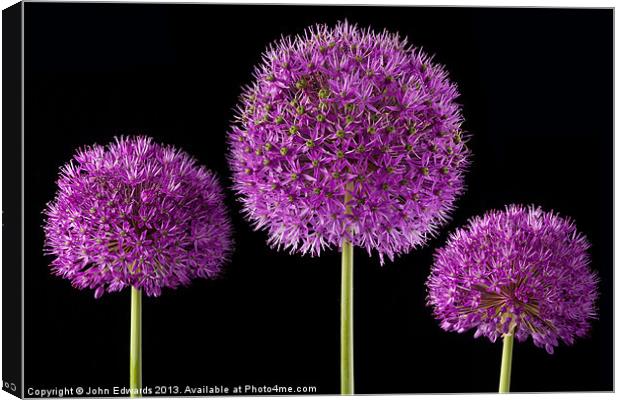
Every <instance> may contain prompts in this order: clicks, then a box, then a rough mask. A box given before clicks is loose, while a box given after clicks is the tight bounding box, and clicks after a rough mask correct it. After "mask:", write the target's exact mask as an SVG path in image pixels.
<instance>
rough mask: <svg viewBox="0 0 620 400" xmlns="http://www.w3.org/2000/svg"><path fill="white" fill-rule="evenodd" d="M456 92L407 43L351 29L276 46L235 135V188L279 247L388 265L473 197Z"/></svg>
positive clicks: (244, 102) (247, 96)
mask: <svg viewBox="0 0 620 400" xmlns="http://www.w3.org/2000/svg"><path fill="white" fill-rule="evenodd" d="M457 96H458V92H457V89H456V87H455V85H453V84H452V83H451V82H450V81H449V80H448V74H447V73H446V71H445V70H444V68H443V67H442V66H440V65H438V64H434V63H432V62H431V58H429V57H428V56H427V55H425V54H424V53H422V52H421V51H420V50H417V49H415V48H413V47H410V46H409V45H407V43H406V40H403V39H401V38H400V37H399V36H398V35H397V34H392V33H389V32H387V31H384V32H382V33H375V32H373V31H371V30H370V29H365V30H363V29H359V28H358V27H356V26H355V25H350V24H348V23H346V22H344V23H339V24H337V25H336V27H335V28H333V29H330V28H328V27H327V26H325V25H317V26H315V27H314V28H310V29H308V30H307V31H306V32H305V33H304V34H303V35H302V36H298V37H295V38H290V37H285V38H283V39H281V40H279V41H278V42H276V43H275V44H272V45H271V46H270V47H269V49H268V50H267V51H266V52H265V54H264V55H263V60H262V63H261V64H260V65H259V66H258V67H257V68H256V70H255V72H254V83H253V84H252V85H251V86H249V87H247V88H245V89H244V91H243V93H242V95H241V100H240V104H239V106H238V110H237V115H236V120H235V123H234V124H233V127H232V130H231V133H230V147H231V153H230V157H229V158H230V164H231V168H232V171H233V178H234V182H235V185H234V189H235V190H236V192H237V193H238V194H239V195H240V198H241V202H242V203H243V210H244V213H245V214H246V216H247V217H248V219H249V220H250V221H251V222H252V223H253V224H254V227H255V228H256V229H266V230H267V231H268V233H269V243H270V244H271V245H272V246H275V247H277V248H280V247H283V248H288V249H290V250H291V251H299V252H301V253H310V254H312V255H318V254H320V251H321V250H322V249H323V248H326V247H332V246H341V245H342V243H343V241H345V240H346V241H348V242H350V243H352V244H353V245H354V246H360V247H364V248H366V249H367V251H368V252H369V253H370V252H371V250H372V249H375V250H377V252H378V253H379V256H380V259H381V262H383V257H384V255H387V256H388V257H389V258H390V259H393V257H394V255H396V254H398V253H402V252H407V251H409V250H411V249H412V248H415V247H416V246H419V245H421V244H423V243H424V242H425V240H426V239H427V237H428V236H429V235H432V234H433V233H435V231H436V230H437V228H438V226H440V225H441V224H442V223H443V222H444V221H445V220H446V218H447V216H448V212H449V211H450V210H451V209H452V208H453V205H454V201H455V199H456V197H457V196H458V195H459V194H460V193H461V192H462V190H463V177H462V174H463V171H464V169H465V167H466V165H467V156H468V150H467V147H466V146H465V144H464V135H463V133H462V131H461V128H460V126H461V114H460V106H459V105H458V104H457V103H455V102H454V100H455V99H456V97H457Z"/></svg>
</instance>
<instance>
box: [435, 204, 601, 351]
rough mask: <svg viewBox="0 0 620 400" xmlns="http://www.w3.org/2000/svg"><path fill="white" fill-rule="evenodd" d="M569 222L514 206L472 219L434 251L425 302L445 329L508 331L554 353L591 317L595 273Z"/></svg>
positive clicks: (489, 334)
mask: <svg viewBox="0 0 620 400" xmlns="http://www.w3.org/2000/svg"><path fill="white" fill-rule="evenodd" d="M589 247H590V245H589V244H588V241H587V240H586V238H585V237H584V236H583V235H582V234H581V233H579V232H577V229H576V228H575V225H574V223H573V222H572V221H571V220H570V219H567V218H562V217H560V216H559V215H556V214H553V213H552V212H544V211H542V210H541V209H540V208H534V207H529V208H525V207H522V206H518V205H511V206H508V207H506V210H505V211H490V212H488V213H486V214H485V215H484V216H482V217H475V218H473V219H471V220H470V221H469V223H468V225H467V226H466V227H465V228H460V229H457V230H456V232H454V233H452V234H451V235H450V238H449V239H448V242H447V244H446V245H445V246H444V247H443V248H441V249H439V250H437V251H436V253H435V263H434V266H433V268H432V271H431V274H430V277H429V278H428V281H427V286H428V304H429V305H430V306H432V307H433V308H434V314H435V316H436V318H437V319H439V320H440V321H441V327H442V328H443V329H445V330H447V331H456V332H464V331H466V330H468V329H472V328H476V333H475V335H474V337H479V336H486V337H488V338H489V339H490V340H491V341H493V342H494V341H495V340H496V339H497V338H498V337H500V336H502V335H503V334H506V333H513V334H514V335H515V337H516V338H517V339H518V340H519V341H524V340H526V339H527V338H528V337H529V336H531V337H532V339H533V341H534V344H535V345H537V346H539V347H544V348H545V349H546V350H547V352H549V353H553V348H554V346H557V345H558V339H562V340H563V341H564V342H565V343H566V344H573V342H574V340H575V337H580V336H584V335H586V333H587V332H588V330H589V328H590V320H591V319H593V318H595V317H596V309H595V301H596V299H597V297H598V289H597V286H598V277H597V275H596V274H595V273H594V272H593V271H592V270H591V269H590V267H589V263H590V258H589V255H588V252H587V250H588V248H589Z"/></svg>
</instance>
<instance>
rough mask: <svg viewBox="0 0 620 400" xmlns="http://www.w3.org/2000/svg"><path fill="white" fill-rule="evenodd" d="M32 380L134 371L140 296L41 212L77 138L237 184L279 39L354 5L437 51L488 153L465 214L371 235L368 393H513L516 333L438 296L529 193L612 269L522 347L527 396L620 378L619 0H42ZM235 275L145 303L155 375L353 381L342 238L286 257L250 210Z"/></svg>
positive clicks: (237, 221)
mask: <svg viewBox="0 0 620 400" xmlns="http://www.w3.org/2000/svg"><path fill="white" fill-rule="evenodd" d="M25 12H26V14H25V15H26V17H25V18H26V19H25V32H26V54H25V57H26V58H25V60H26V76H25V88H26V100H25V102H26V109H25V118H26V120H25V129H26V131H25V132H26V136H25V142H26V153H25V163H26V192H25V196H26V203H25V206H26V210H25V224H26V256H25V257H26V264H25V265H26V271H25V274H26V275H25V276H26V286H25V296H26V321H25V356H26V360H25V361H26V366H25V373H26V375H25V381H26V385H27V387H28V386H31V387H51V386H55V385H57V384H66V385H74V386H75V385H81V386H87V385H100V386H111V385H120V386H124V385H126V384H127V381H128V349H129V305H130V304H129V292H127V291H125V292H122V293H120V294H113V295H108V294H106V295H105V296H104V297H103V298H102V299H100V300H95V299H94V298H93V295H92V292H80V291H77V290H75V289H72V288H71V286H70V284H69V282H67V281H64V280H62V279H60V278H57V277H52V276H51V275H50V274H49V272H48V268H47V265H48V263H49V261H50V259H49V258H48V257H46V256H44V255H43V253H42V243H43V232H42V229H41V224H42V215H41V210H42V209H43V208H44V206H45V203H46V202H47V201H49V200H51V199H52V197H53V195H54V191H55V187H54V181H55V179H56V176H57V171H58V168H59V167H60V166H61V165H62V164H63V163H64V162H66V161H67V160H69V158H70V157H71V155H72V154H73V151H74V149H75V148H76V147H78V146H81V145H83V144H89V143H92V142H98V143H106V142H108V141H110V140H111V139H112V138H113V137H114V136H115V135H120V134H127V133H146V134H149V135H152V136H154V137H155V138H156V139H157V140H159V141H163V142H167V143H173V144H175V145H177V146H180V147H182V148H184V149H185V150H187V151H188V152H190V153H191V154H193V155H194V156H196V157H197V158H198V159H199V160H200V161H201V162H203V163H205V164H206V165H207V166H208V167H210V168H212V169H213V170H215V171H216V172H217V173H218V174H219V175H220V177H222V179H223V181H224V182H225V184H226V186H227V188H229V187H230V180H229V178H228V177H229V170H228V167H227V164H226V162H225V153H226V151H225V150H226V145H225V135H226V132H227V128H228V126H229V122H230V120H231V118H232V116H233V111H232V109H233V107H234V105H235V103H236V100H237V96H238V94H239V91H240V86H241V85H243V84H245V83H248V82H249V80H250V75H251V72H252V68H253V65H254V64H256V63H257V62H258V61H259V59H260V54H261V52H262V50H263V49H264V48H265V46H266V45H267V44H268V43H269V42H271V41H273V40H274V39H277V38H279V37H280V35H281V34H298V33H301V32H302V31H303V29H304V27H306V26H308V25H310V24H313V23H316V22H326V23H330V24H332V23H334V22H336V21H338V20H341V19H344V18H347V19H348V20H349V21H351V22H357V23H359V24H361V25H364V26H366V25H372V26H373V27H374V28H375V29H383V28H388V29H389V30H391V31H398V32H400V33H401V34H403V35H406V36H408V37H409V39H410V42H413V43H414V44H416V45H418V46H422V47H424V49H425V50H426V51H428V52H430V53H434V54H435V55H436V60H437V61H438V62H440V63H443V64H445V65H446V66H447V69H448V70H449V72H450V74H451V78H452V79H453V80H454V81H456V82H457V83H458V85H459V87H460V91H461V93H462V96H461V98H460V101H461V102H462V104H463V106H464V116H465V119H466V122H465V128H466V129H467V130H468V131H469V132H471V134H472V139H471V143H470V144H471V148H472V150H473V152H474V157H473V165H472V167H471V171H470V173H469V174H468V176H467V184H468V187H469V189H468V191H467V192H466V194H465V195H464V196H463V197H462V198H461V199H460V201H459V202H458V204H457V205H458V208H457V210H456V212H455V213H454V215H453V220H452V221H451V222H450V223H449V224H448V226H447V227H446V228H445V229H443V230H442V231H441V233H440V234H439V236H438V237H437V238H436V239H434V240H432V241H430V243H429V244H428V246H426V247H425V248H424V249H420V250H418V251H414V252H412V253H411V254H408V255H405V256H402V257H399V258H398V260H397V261H395V262H393V263H388V264H387V265H386V266H384V267H380V266H379V263H378V259H377V257H372V258H369V257H368V256H367V255H366V254H365V252H363V251H360V250H356V253H355V257H356V264H355V270H356V276H355V296H356V298H355V301H356V303H355V334H356V336H355V347H356V353H355V357H356V358H355V362H356V386H357V387H356V389H357V392H359V393H390V392H393V393H399V392H470V391H476V392H481V391H495V390H496V389H497V382H498V375H499V363H500V356H501V345H500V344H499V343H496V344H492V343H490V342H489V341H488V340H486V339H473V337H472V335H473V333H472V332H468V333H465V334H456V333H446V332H444V331H442V330H441V329H440V328H439V326H438V323H437V322H436V321H435V320H434V319H433V318H432V316H431V312H430V309H429V308H427V307H426V306H425V287H424V281H425V279H426V277H427V275H428V272H429V268H430V265H431V261H432V252H433V249H434V248H436V247H437V246H439V245H441V244H443V243H444V241H445V239H446V236H447V233H448V232H449V231H451V230H453V229H454V228H455V227H457V226H459V225H461V224H463V223H464V222H465V221H466V220H467V218H468V217H470V216H473V215H476V214H480V213H482V212H484V211H485V210H487V209H489V208H494V207H495V208H496V207H503V205H504V204H507V203H511V202H518V203H527V204H529V203H534V204H538V205H541V206H543V207H544V208H546V209H554V210H556V211H558V212H560V213H562V214H565V215H570V216H572V217H574V218H575V220H576V222H577V225H578V228H579V229H580V230H581V231H583V232H584V233H585V234H586V235H587V236H588V238H589V239H590V240H591V242H592V250H591V254H592V267H593V268H594V269H595V270H597V271H598V272H599V274H600V277H601V297H600V303H599V308H600V317H599V319H598V320H596V321H594V323H593V326H592V330H591V335H590V337H587V338H583V339H580V340H578V341H577V343H576V344H575V345H574V346H571V347H568V346H565V345H561V346H560V347H559V348H557V350H556V352H555V354H554V355H548V354H547V353H546V352H545V351H544V350H542V349H539V348H536V347H534V346H533V344H532V343H531V341H528V342H527V343H525V344H518V345H516V347H515V353H514V360H513V361H514V364H513V385H512V388H513V390H514V391H548V390H549V391H563V390H612V361H613V360H612V357H613V356H612V354H613V342H612V340H613V339H612V233H613V232H612V229H613V228H612V221H613V218H612V217H613V210H612V207H613V206H612V163H613V161H612V151H613V150H612V141H613V127H612V100H613V92H612V79H613V75H612V74H613V72H612V30H613V15H612V11H611V10H570V9H501V8H499V9H485V8H417V7H409V8H397V7H290V6H223V5H222V6H215V5H161V4H160V5H146V4H143V5H136V4H133V5H132V4H116V5H112V4H41V3H27V4H26V11H25ZM227 192H228V194H227V196H228V198H227V205H228V206H229V208H230V210H231V216H232V218H233V221H234V229H235V238H236V241H237V245H236V251H235V253H234V255H233V257H232V261H231V262H230V264H229V265H228V266H227V268H226V273H225V275H224V277H223V278H222V279H220V280H218V281H196V282H195V283H193V284H192V285H191V287H188V288H184V289H180V290H177V291H170V290H166V291H165V292H164V294H163V295H162V296H161V297H160V298H157V299H152V298H148V299H145V300H144V345H143V348H144V384H145V385H151V386H152V385H163V384H170V385H184V384H194V385H199V384H200V385H220V384H221V385H236V384H244V385H245V384H255V385H261V386H262V385H273V384H279V385H295V386H296V385H316V386H317V387H318V391H319V393H337V392H338V390H339V294H340V292H339V290H340V287H339V284H340V282H339V281H340V260H339V254H338V252H337V251H335V250H334V251H328V252H327V253H326V254H325V255H324V256H322V257H321V258H320V259H319V258H310V257H301V256H297V255H289V254H285V253H278V252H276V251H275V250H271V249H269V248H268V247H267V246H266V244H265V239H266V234H265V233H263V232H253V231H252V230H251V228H250V227H249V226H248V224H247V223H246V222H245V221H244V220H243V219H242V218H241V217H240V214H239V209H240V206H239V203H237V202H236V201H235V199H234V198H233V196H232V195H231V192H230V190H228V191H227Z"/></svg>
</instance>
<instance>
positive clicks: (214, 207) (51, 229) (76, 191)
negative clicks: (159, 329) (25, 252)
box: [44, 137, 232, 297]
mask: <svg viewBox="0 0 620 400" xmlns="http://www.w3.org/2000/svg"><path fill="white" fill-rule="evenodd" d="M57 183H58V191H57V193H56V197H55V199H54V200H53V201H52V202H50V203H49V204H48V205H47V208H46V210H45V211H44V214H45V215H46V217H47V218H46V222H45V226H44V229H45V235H46V240H45V249H46V252H47V253H48V254H50V255H53V256H54V257H55V258H54V260H53V261H52V263H51V267H52V271H53V273H55V274H56V275H59V276H62V277H64V278H67V279H69V280H71V282H72V284H73V286H75V287H77V288H79V289H86V288H89V289H94V290H95V297H100V296H101V295H102V294H103V293H104V292H105V291H106V290H107V291H108V292H115V291H119V290H121V289H123V288H124V287H126V286H133V287H135V288H138V289H143V290H144V292H145V293H146V294H147V295H149V296H159V295H160V293H161V289H162V288H164V287H168V288H176V287H178V286H180V285H187V284H189V282H190V281H191V280H192V279H193V278H197V277H200V278H209V277H214V276H215V275H217V273H218V272H219V270H220V266H221V264H222V263H223V262H224V261H225V260H226V259H227V257H228V255H229V252H230V250H231V247H232V239H231V225H230V222H229V219H228V215H227V212H226V209H225V207H224V204H223V199H224V196H223V192H222V190H221V188H220V185H219V183H218V181H217V178H216V177H215V175H214V174H213V173H212V172H210V171H209V170H207V169H206V168H204V167H202V166H200V165H198V164H197V163H196V161H195V160H194V159H193V158H192V157H190V156H189V155H188V154H186V153H185V152H183V151H181V150H177V149H175V148H174V147H171V146H164V145H160V144H157V143H154V142H153V140H152V139H151V138H148V137H123V138H119V139H118V138H117V139H116V141H115V142H113V143H111V144H109V145H108V146H107V147H104V146H99V145H94V146H91V147H85V148H83V149H81V150H78V151H77V153H76V154H75V156H74V157H73V159H72V160H71V161H70V162H69V163H68V164H66V165H65V166H63V167H62V168H61V170H60V177H59V179H58V182H57Z"/></svg>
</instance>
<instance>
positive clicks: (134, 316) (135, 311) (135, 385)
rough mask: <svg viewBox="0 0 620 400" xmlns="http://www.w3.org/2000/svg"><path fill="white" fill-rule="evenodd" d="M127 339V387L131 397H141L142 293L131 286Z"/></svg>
mask: <svg viewBox="0 0 620 400" xmlns="http://www.w3.org/2000/svg"><path fill="white" fill-rule="evenodd" d="M130 336H131V337H130V340H129V388H130V389H131V390H130V392H131V394H130V395H131V397H142V395H141V394H140V389H142V293H141V291H140V289H136V288H135V287H133V286H132V287H131V330H130Z"/></svg>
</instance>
